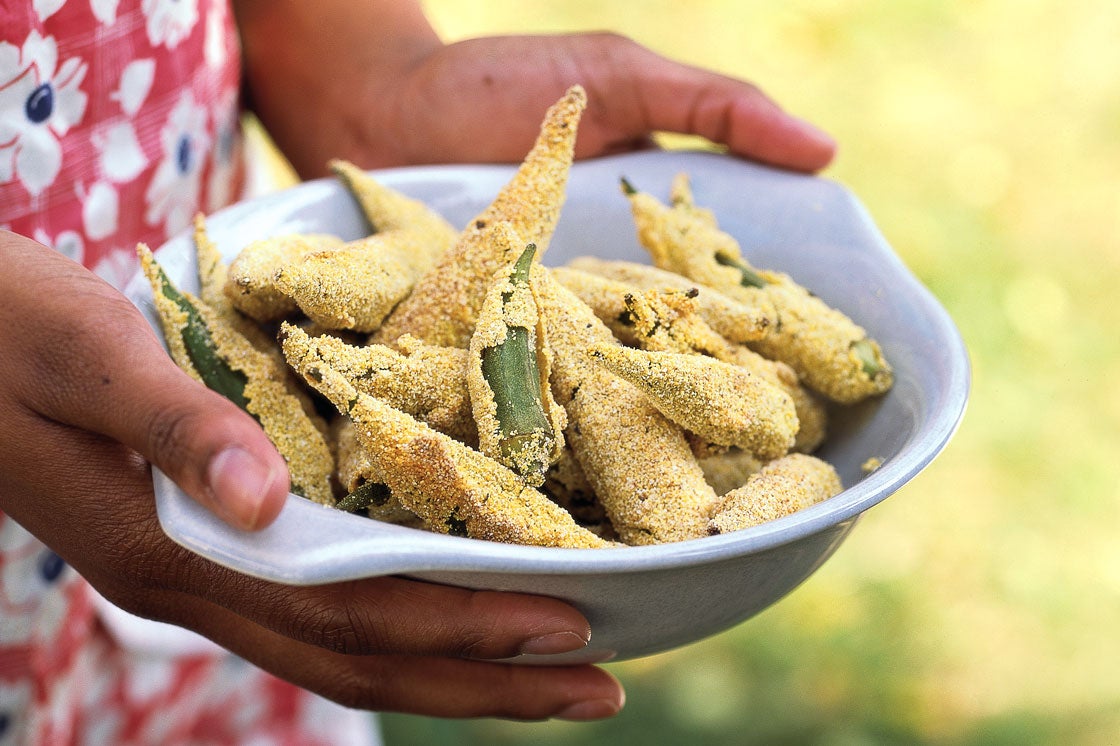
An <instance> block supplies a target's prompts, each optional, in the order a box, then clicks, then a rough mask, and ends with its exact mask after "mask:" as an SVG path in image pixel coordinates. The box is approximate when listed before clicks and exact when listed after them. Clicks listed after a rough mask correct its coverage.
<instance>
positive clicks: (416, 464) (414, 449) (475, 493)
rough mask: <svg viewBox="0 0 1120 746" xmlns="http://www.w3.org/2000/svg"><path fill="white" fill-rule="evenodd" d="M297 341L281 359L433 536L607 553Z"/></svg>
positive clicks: (552, 510) (554, 508)
mask: <svg viewBox="0 0 1120 746" xmlns="http://www.w3.org/2000/svg"><path fill="white" fill-rule="evenodd" d="M297 342H298V340H297V339H296V338H295V337H292V336H289V337H287V338H286V339H285V344H284V347H285V349H284V351H285V354H286V355H287V357H288V360H289V361H290V362H291V363H292V365H293V366H294V367H296V369H297V370H299V371H300V372H301V373H302V374H303V375H304V376H305V378H306V379H307V381H308V383H310V384H311V385H312V386H314V387H315V388H316V389H317V390H318V391H319V392H321V393H322V394H323V395H324V396H326V397H327V398H328V399H330V400H331V402H332V403H334V405H335V406H336V407H337V408H338V410H339V411H340V412H342V413H344V414H346V415H348V416H349V417H350V419H351V420H352V421H353V422H354V425H355V428H356V434H357V437H358V440H359V442H360V443H361V444H362V447H363V448H364V449H365V451H366V453H367V455H368V456H369V458H370V461H371V463H372V464H373V466H374V467H375V468H376V469H377V472H378V474H380V476H381V479H383V480H384V482H385V484H386V485H387V486H388V487H389V489H390V490H391V491H392V494H393V495H394V497H396V498H397V499H398V500H399V501H400V503H401V505H403V506H404V507H406V508H407V509H409V510H411V511H412V512H413V513H415V514H416V515H417V516H419V517H420V518H422V519H424V521H425V522H426V523H427V525H429V526H430V527H431V528H432V529H433V530H436V531H440V532H443V533H450V534H457V535H463V536H469V537H471V538H476V539H487V540H490V541H502V542H510V543H519V544H530V545H534V546H549V547H574V548H597V547H606V546H610V543H609V542H607V541H604V540H603V539H601V538H599V537H598V536H596V535H595V534H593V533H591V532H590V531H588V530H586V529H584V528H582V527H580V526H579V525H578V524H577V523H576V522H575V521H574V520H573V519H572V517H571V515H570V514H569V513H567V512H566V511H565V510H564V509H563V508H561V507H559V506H558V505H556V504H555V503H553V502H552V501H551V500H549V499H548V498H547V497H545V496H544V495H542V494H541V493H540V492H537V491H536V490H535V489H533V488H532V487H529V486H528V485H526V484H525V482H524V481H522V479H521V478H520V477H518V476H517V475H516V474H514V473H513V472H512V471H510V470H509V469H507V468H506V467H505V466H502V465H501V464H499V463H498V462H497V461H495V460H494V459H492V458H490V457H489V456H486V455H484V454H482V453H479V452H478V451H476V450H474V449H472V448H470V447H468V446H466V445H463V444H462V443H460V442H458V441H456V440H454V439H452V438H450V437H448V436H446V435H444V434H442V433H439V432H436V431H435V430H432V429H431V428H429V427H428V426H427V425H425V424H424V423H422V422H420V421H419V420H417V419H415V418H413V417H411V416H409V415H408V414H405V413H404V412H401V411H400V410H398V409H395V408H393V407H391V406H389V405H388V404H387V403H385V402H384V401H382V400H381V399H377V398H374V397H372V396H369V395H368V394H363V393H361V392H359V391H358V390H357V389H356V388H354V386H353V385H351V384H350V382H349V381H348V380H347V379H346V377H345V376H343V375H342V374H341V373H340V372H338V371H337V370H335V369H333V368H332V367H330V366H329V365H327V364H326V363H325V362H324V361H323V360H322V359H321V358H320V357H318V356H317V355H315V354H306V353H307V350H306V349H305V348H302V347H301V346H300V345H299V344H297Z"/></svg>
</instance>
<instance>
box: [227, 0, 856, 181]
mask: <svg viewBox="0 0 1120 746" xmlns="http://www.w3.org/2000/svg"><path fill="white" fill-rule="evenodd" d="M337 4H339V3H328V5H337ZM341 4H342V5H346V3H345V2H344V1H343V2H342V3H341ZM241 5H242V6H245V5H252V3H246V2H242V3H241ZM377 5H379V3H377V2H373V3H366V4H365V6H366V7H367V8H368V7H370V6H377ZM380 5H386V3H380ZM401 5H402V6H404V8H405V9H401V7H400V6H395V7H396V12H394V13H392V16H393V17H392V18H389V19H385V18H378V17H376V15H375V14H374V13H372V12H371V13H370V18H368V19H366V20H362V18H360V17H354V16H353V15H346V14H337V15H334V14H331V13H329V12H320V6H318V5H316V6H315V10H314V11H311V10H308V9H304V10H303V11H300V9H299V8H298V7H296V8H295V13H296V15H297V16H302V15H306V16H309V17H310V18H290V17H285V18H283V19H281V18H280V17H279V16H278V15H277V14H276V13H271V14H269V15H267V16H264V17H262V15H260V14H254V13H251V12H242V13H241V15H240V20H241V21H242V34H243V39H244V46H245V55H246V65H247V70H248V79H249V81H250V85H251V89H252V92H253V102H254V107H255V109H256V111H257V112H258V114H259V115H260V116H261V118H262V121H263V122H264V124H265V126H266V128H267V129H268V130H269V131H270V133H271V134H272V135H273V137H274V138H275V139H276V141H277V143H278V145H279V146H280V148H281V149H282V150H283V151H284V152H285V154H286V155H287V156H288V158H289V159H290V160H291V162H292V164H293V165H294V166H295V168H296V170H297V171H298V172H299V173H300V174H301V175H302V176H304V177H311V176H319V175H323V173H324V172H325V164H326V163H327V160H328V159H330V158H334V157H339V158H346V159H348V160H351V161H352V162H354V163H357V164H359V165H362V166H364V167H366V168H378V167H388V166H399V165H412V164H420V163H449V162H517V161H520V160H521V159H522V158H523V157H524V155H525V153H526V152H528V150H529V148H530V146H531V145H532V142H533V140H534V138H535V137H536V135H537V132H538V130H539V126H540V121H541V118H542V117H543V115H544V112H545V110H546V109H547V108H548V106H549V105H550V104H552V103H553V102H555V101H556V100H557V99H559V98H560V96H561V95H562V94H563V92H564V91H565V90H566V89H567V88H568V87H569V86H570V85H572V84H575V83H579V84H581V85H583V87H584V88H585V89H586V90H587V93H588V107H587V111H586V113H585V114H584V117H583V120H582V122H581V124H580V132H579V138H578V139H577V141H576V157H577V158H586V157H591V156H597V155H604V154H608V153H616V152H621V151H627V150H633V149H637V148H644V147H649V145H650V135H651V134H652V133H654V132H656V131H667V132H675V133H683V134H694V135H701V136H703V137H705V138H707V139H709V140H712V141H714V142H716V143H720V144H723V145H726V146H727V148H728V149H729V151H730V152H732V153H734V154H736V155H739V156H742V157H744V158H748V159H752V160H756V161H760V162H763V163H768V164H772V165H776V166H780V167H784V168H789V169H794V170H799V171H807V172H813V171H818V170H820V169H822V168H824V167H825V166H827V165H828V163H829V162H830V161H831V160H832V158H833V156H834V154H835V149H836V146H835V143H834V142H833V141H832V139H831V138H830V137H829V136H828V135H826V134H824V133H823V132H821V131H820V130H818V129H817V128H816V127H814V126H812V125H810V124H808V123H806V122H804V121H802V120H800V119H797V118H795V117H793V116H791V115H789V114H786V113H785V112H783V111H782V110H781V109H780V108H779V107H778V106H777V104H775V103H774V102H773V101H772V100H770V99H769V98H768V97H767V96H766V95H765V94H764V93H762V91H760V90H759V89H758V88H757V87H755V86H754V85H752V84H750V83H748V82H745V81H742V80H737V79H734V78H730V77H726V76H723V75H719V74H716V73H714V72H711V71H708V70H703V69H700V68H696V67H691V66H687V65H683V64H680V63H678V62H675V61H673V60H670V59H667V58H665V57H662V56H661V55H658V54H656V53H654V52H653V51H651V50H649V49H646V48H645V47H642V46H640V45H639V44H637V43H635V42H633V41H631V40H629V39H627V38H625V37H622V36H619V35H616V34H610V33H594V34H577V35H564V36H505V37H490V38H480V39H471V40H467V41H462V42H458V43H454V44H450V45H443V44H442V43H440V42H439V40H438V38H436V37H435V35H434V32H432V31H431V29H430V27H426V26H425V23H426V22H424V21H423V20H422V17H420V18H419V19H418V17H417V13H418V11H416V10H415V9H414V8H413V10H412V12H407V8H409V7H411V6H413V5H414V4H412V3H403V4H401ZM287 9H288V10H289V11H291V10H292V7H291V6H289V7H288V8H287ZM269 10H270V11H272V10H274V8H273V6H272V5H269ZM379 12H380V13H382V14H384V13H386V12H388V11H386V10H385V9H382V10H381V11H379ZM398 13H399V14H400V15H399V16H398V15H397V14H398ZM402 16H403V17H402ZM335 19H343V23H344V26H343V27H342V28H339V29H337V33H336V32H332V33H330V34H324V33H323V32H322V29H323V27H326V26H331V27H332V28H333V20H335ZM312 21H313V25H314V32H313V31H312V27H311V26H310V25H309V26H308V27H307V28H306V29H304V30H303V31H302V32H301V31H300V30H299V29H300V28H301V23H311V22H312ZM402 29H404V30H402ZM425 29H426V30H425ZM284 33H290V34H292V43H291V44H278V43H277V42H276V38H277V35H278V34H284ZM324 39H329V43H330V44H332V45H333V47H332V49H331V50H329V53H328V51H327V50H325V49H322V50H321V49H319V48H318V45H319V44H321V43H322V40H324ZM351 49H353V50H355V51H354V53H350V52H348V51H347V50H351ZM371 50H384V51H382V52H376V51H371ZM297 102H298V105H297Z"/></svg>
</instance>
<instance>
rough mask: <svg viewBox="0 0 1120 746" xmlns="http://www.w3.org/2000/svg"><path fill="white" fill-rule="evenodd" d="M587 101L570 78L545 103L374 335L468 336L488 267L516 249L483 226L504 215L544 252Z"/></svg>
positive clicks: (462, 340) (451, 339) (493, 268)
mask: <svg viewBox="0 0 1120 746" xmlns="http://www.w3.org/2000/svg"><path fill="white" fill-rule="evenodd" d="M586 105H587V94H586V93H585V92H584V90H583V88H582V87H580V86H573V87H572V88H570V89H569V90H568V91H567V93H566V94H565V95H564V96H563V97H562V98H561V99H560V100H559V101H557V102H556V103H555V104H553V105H552V107H550V108H549V110H548V112H547V113H546V114H545V118H544V122H543V123H542V125H541V130H540V134H539V135H538V137H537V140H536V143H535V144H534V145H533V147H532V149H531V150H530V151H529V153H528V154H527V155H526V156H525V159H524V160H523V161H522V162H521V165H520V166H519V167H518V169H517V172H516V173H515V174H514V175H513V177H512V178H511V179H510V180H509V182H507V183H506V185H505V186H504V187H502V189H501V191H500V192H499V193H498V195H497V196H496V197H495V198H494V201H493V202H491V204H490V205H489V206H488V207H487V208H486V209H485V210H483V211H482V212H481V213H480V214H479V215H478V216H476V217H475V218H474V220H472V221H471V222H470V223H468V224H467V226H466V227H465V228H464V229H463V231H462V233H460V234H459V238H458V240H457V241H456V243H455V245H454V246H453V247H452V248H450V249H448V251H447V252H445V253H444V255H443V256H442V257H441V258H440V260H439V261H438V262H437V263H436V265H435V266H434V267H433V268H432V269H431V270H429V271H428V272H427V273H426V274H425V275H424V276H423V277H421V278H420V279H419V280H418V281H417V283H416V287H415V288H414V290H413V292H412V294H411V295H410V296H409V297H408V298H406V299H405V300H404V301H403V302H402V303H401V304H400V305H399V306H398V307H397V308H396V309H395V310H394V311H393V313H392V315H391V316H390V317H389V318H388V319H387V320H386V321H385V324H384V325H383V326H382V328H381V329H379V330H378V331H377V333H376V335H375V336H374V341H377V342H384V343H386V344H392V343H393V342H394V341H395V340H396V338H397V337H399V336H401V335H402V334H412V335H413V336H416V337H418V338H420V339H423V340H425V341H427V342H431V343H433V344H439V345H445V346H448V347H466V346H467V345H468V344H469V342H470V336H471V332H472V331H473V330H474V324H475V319H476V317H477V314H478V310H479V308H481V307H482V300H483V298H484V297H485V295H486V289H487V288H488V287H489V286H490V282H491V280H492V279H493V277H494V273H495V272H497V271H498V270H499V269H500V268H502V267H504V266H506V265H508V264H509V263H510V262H511V261H513V259H514V258H515V257H516V254H515V255H514V256H506V255H504V254H502V253H501V252H500V251H499V250H497V248H498V247H496V246H495V244H494V242H492V241H490V239H489V236H488V229H489V227H490V226H491V225H493V224H494V223H496V222H498V221H501V220H506V221H509V223H510V224H511V225H512V226H513V228H514V230H515V231H516V233H517V235H519V236H520V237H521V238H522V239H523V240H524V241H525V242H526V243H532V244H534V245H536V247H537V252H538V256H540V255H543V254H544V252H545V250H546V249H547V248H548V243H549V241H550V240H551V238H552V233H553V231H554V230H555V229H556V222H557V220H558V219H559V217H560V208H561V206H562V205H563V204H564V199H565V196H566V189H567V184H568V174H569V171H570V170H571V164H572V157H573V155H574V153H575V139H576V130H577V128H578V125H579V120H580V117H581V116H582V114H583V110H584V108H585V107H586ZM521 248H524V247H521ZM519 253H520V249H518V250H517V254H519Z"/></svg>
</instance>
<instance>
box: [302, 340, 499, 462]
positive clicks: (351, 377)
mask: <svg viewBox="0 0 1120 746" xmlns="http://www.w3.org/2000/svg"><path fill="white" fill-rule="evenodd" d="M280 335H281V338H282V341H283V345H284V350H285V354H286V355H287V356H288V363H289V364H290V365H293V366H294V362H293V359H292V357H291V356H292V355H295V356H296V357H295V359H296V360H304V359H311V358H315V359H319V360H322V361H323V363H324V364H325V365H329V366H330V367H331V368H333V369H334V370H336V371H338V372H339V373H340V374H341V375H343V376H345V377H346V379H347V380H348V381H349V382H350V383H351V384H352V385H353V386H354V387H355V388H356V389H357V390H358V391H361V392H362V393H365V394H369V395H370V396H375V397H377V398H379V399H384V400H385V401H386V402H388V403H389V404H390V405H391V406H393V407H396V408H397V409H400V410H402V411H404V412H407V413H408V414H409V415H411V416H413V417H416V418H417V419H419V420H421V421H423V422H425V423H427V424H428V425H429V426H431V427H432V428H434V429H436V430H439V431H440V432H442V433H446V434H447V435H450V436H452V437H454V438H455V439H457V440H461V441H464V442H467V443H474V442H475V441H476V440H477V437H478V436H477V431H476V428H475V424H474V418H473V417H472V414H471V404H470V397H469V393H468V389H467V380H466V378H467V351H466V350H463V349H459V348H457V347H437V346H435V345H429V344H424V343H422V342H420V341H419V340H416V339H413V338H411V337H404V338H402V339H401V342H400V345H399V346H398V347H397V348H396V349H394V348H392V347H387V346H385V345H378V344H372V345H364V346H361V347H356V346H354V345H350V344H347V343H346V342H343V341H342V340H340V339H338V338H336V337H333V336H331V335H329V334H323V335H320V336H311V335H309V334H308V333H307V332H305V331H303V330H302V329H300V328H299V327H296V326H293V325H291V324H283V325H282V326H281V327H280Z"/></svg>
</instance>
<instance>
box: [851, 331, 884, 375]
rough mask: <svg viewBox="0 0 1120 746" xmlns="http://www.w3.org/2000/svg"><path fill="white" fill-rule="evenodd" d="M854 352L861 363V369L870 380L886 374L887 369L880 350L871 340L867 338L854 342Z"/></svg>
mask: <svg viewBox="0 0 1120 746" xmlns="http://www.w3.org/2000/svg"><path fill="white" fill-rule="evenodd" d="M852 352H853V353H855V356H856V359H857V360H858V361H859V364H860V369H861V370H862V371H863V372H864V373H865V374H866V375H867V376H868V377H869V378H875V377H877V376H878V375H880V374H881V373H884V372H886V370H887V367H886V366H885V365H884V364H883V360H882V357H881V356H880V355H879V352H878V348H877V346H876V344H875V343H874V342H873V341H871V340H870V339H866V338H865V339H861V340H858V341H856V342H852Z"/></svg>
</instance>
